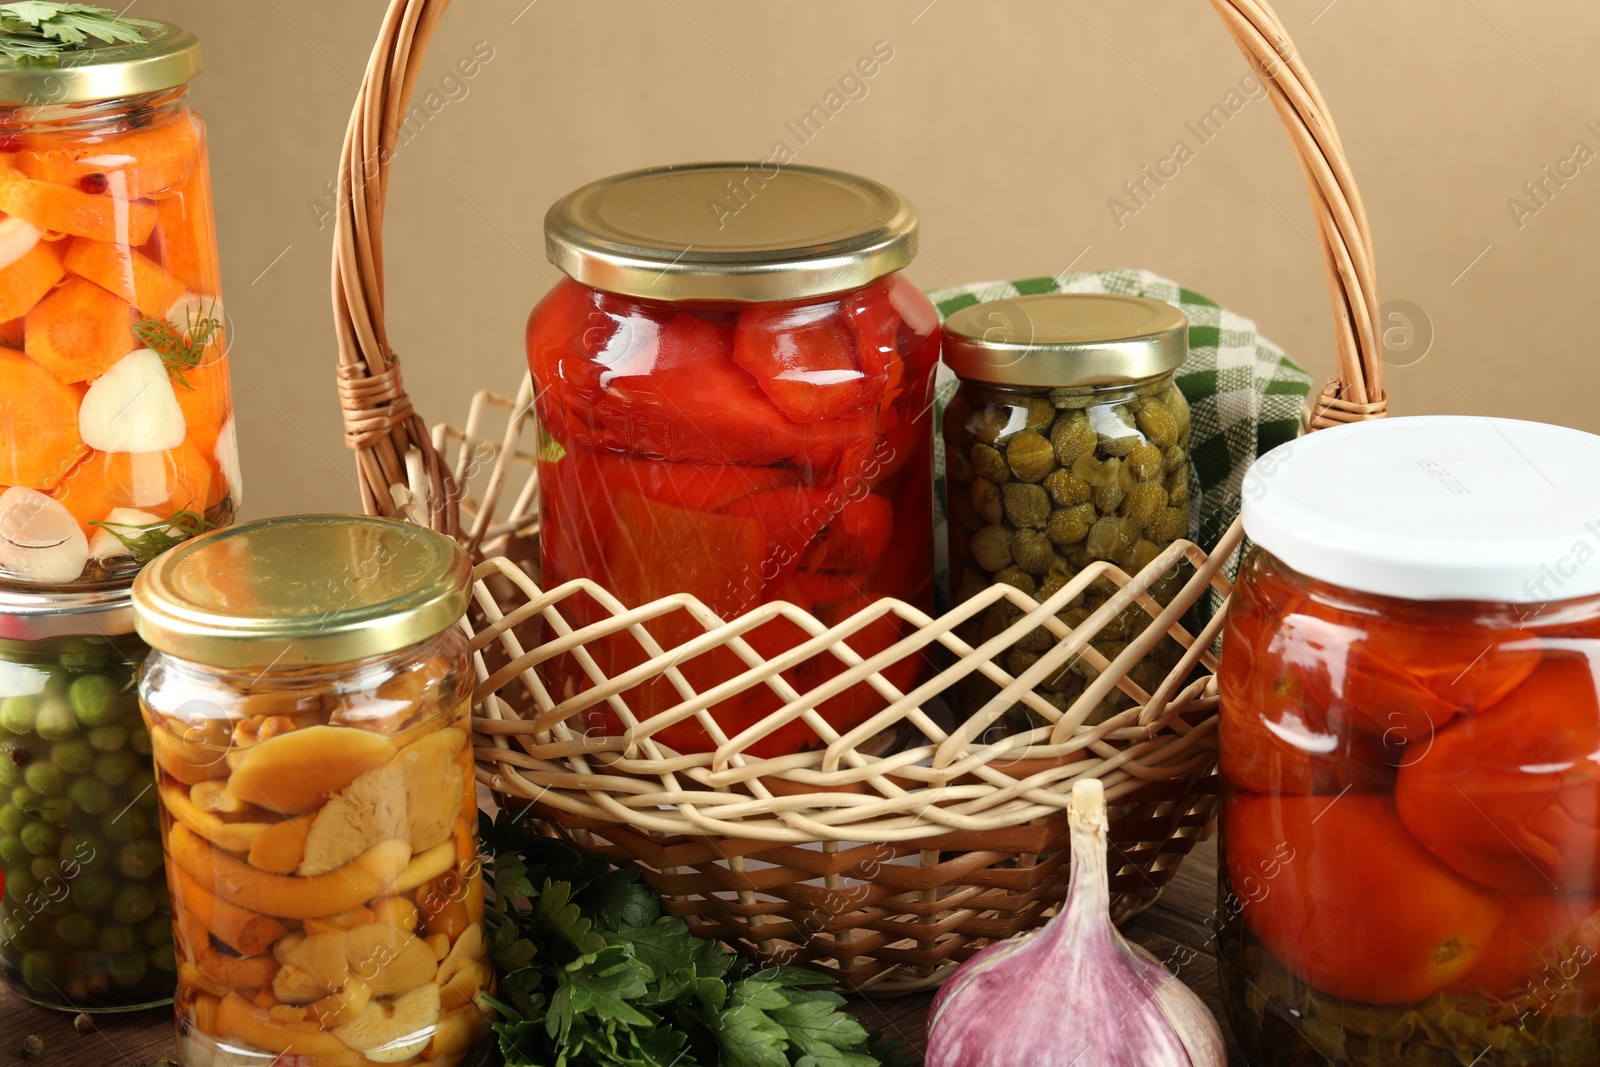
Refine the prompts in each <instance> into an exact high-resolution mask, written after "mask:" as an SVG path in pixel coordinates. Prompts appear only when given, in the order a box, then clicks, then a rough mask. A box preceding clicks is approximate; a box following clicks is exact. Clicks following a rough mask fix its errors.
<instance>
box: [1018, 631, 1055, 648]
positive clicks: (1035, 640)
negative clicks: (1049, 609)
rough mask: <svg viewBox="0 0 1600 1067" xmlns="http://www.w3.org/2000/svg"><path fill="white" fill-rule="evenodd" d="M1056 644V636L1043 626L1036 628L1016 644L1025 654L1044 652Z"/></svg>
mask: <svg viewBox="0 0 1600 1067" xmlns="http://www.w3.org/2000/svg"><path fill="white" fill-rule="evenodd" d="M1055 643H1056V635H1055V634H1053V633H1051V632H1050V631H1049V630H1048V629H1046V628H1045V627H1043V626H1035V627H1034V628H1033V629H1031V630H1029V631H1028V632H1027V633H1025V634H1023V635H1022V638H1021V640H1019V641H1018V642H1017V644H1016V647H1017V648H1020V649H1022V651H1024V652H1044V651H1047V650H1048V649H1049V648H1050V647H1051V646H1052V645H1054V644H1055Z"/></svg>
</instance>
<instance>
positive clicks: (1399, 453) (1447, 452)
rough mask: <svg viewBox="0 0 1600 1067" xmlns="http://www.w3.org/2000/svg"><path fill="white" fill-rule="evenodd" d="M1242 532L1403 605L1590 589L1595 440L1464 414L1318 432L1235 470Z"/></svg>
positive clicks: (1597, 497)
mask: <svg viewBox="0 0 1600 1067" xmlns="http://www.w3.org/2000/svg"><path fill="white" fill-rule="evenodd" d="M1242 493H1243V500H1244V503H1243V508H1242V511H1243V518H1244V529H1245V533H1247V534H1248V535H1249V536H1250V538H1251V539H1252V540H1253V541H1255V543H1256V544H1258V545H1260V546H1261V547H1262V548H1263V549H1265V550H1266V551H1268V552H1270V553H1272V554H1273V555H1274V556H1276V557H1277V558H1278V559H1280V560H1282V561H1283V562H1284V563H1285V564H1287V565H1288V566H1289V567H1291V568H1293V569H1294V570H1297V571H1299V572H1300V573H1301V574H1305V575H1308V576H1310V577H1312V578H1317V579H1320V580H1322V581H1325V582H1331V583H1333V584H1334V585H1339V586H1343V587H1345V588H1347V589H1354V590H1359V591H1361V592H1366V593H1378V594H1382V595H1386V596H1393V597H1401V598H1404V599H1407V600H1487V601H1496V602H1500V603H1511V604H1542V603H1547V602H1550V601H1555V600H1568V599H1571V598H1573V597H1580V596H1592V595H1594V594H1597V593H1600V437H1597V436H1595V435H1594V434H1589V433H1584V432H1582V431H1580V430H1572V429H1568V428H1566V427H1563V426H1547V425H1545V424H1543V423H1537V422H1518V421H1514V420H1510V419H1489V418H1480V417H1474V416H1430V417H1417V418H1398V419H1380V420H1376V421H1372V422H1362V423H1353V424H1351V425H1348V426H1338V427H1333V428H1331V429H1327V430H1319V431H1318V432H1316V433H1314V434H1310V435H1308V436H1306V437H1303V438H1300V439H1299V440H1295V441H1290V442H1288V443H1287V444H1283V445H1280V446H1278V447H1277V448H1275V449H1273V450H1272V451H1271V452H1268V453H1267V454H1266V455H1265V456H1262V457H1261V458H1260V459H1258V460H1256V462H1255V463H1254V464H1253V465H1252V466H1251V467H1250V470H1249V472H1248V473H1246V475H1245V479H1244V486H1243V489H1242Z"/></svg>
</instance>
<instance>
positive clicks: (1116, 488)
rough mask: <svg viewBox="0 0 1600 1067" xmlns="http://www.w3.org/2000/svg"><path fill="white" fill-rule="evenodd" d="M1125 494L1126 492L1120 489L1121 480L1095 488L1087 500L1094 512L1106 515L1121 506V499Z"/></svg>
mask: <svg viewBox="0 0 1600 1067" xmlns="http://www.w3.org/2000/svg"><path fill="white" fill-rule="evenodd" d="M1127 493H1128V491H1127V490H1126V489H1124V488H1123V487H1122V482H1121V480H1118V481H1114V482H1112V483H1111V484H1110V485H1097V486H1095V487H1094V489H1093V490H1092V491H1091V492H1090V493H1089V500H1090V501H1091V502H1092V503H1093V504H1094V508H1095V510H1096V511H1098V512H1099V513H1100V514H1102V515H1106V514H1110V513H1111V512H1113V511H1116V510H1117V509H1118V508H1120V507H1121V506H1122V498H1123V497H1125V496H1127Z"/></svg>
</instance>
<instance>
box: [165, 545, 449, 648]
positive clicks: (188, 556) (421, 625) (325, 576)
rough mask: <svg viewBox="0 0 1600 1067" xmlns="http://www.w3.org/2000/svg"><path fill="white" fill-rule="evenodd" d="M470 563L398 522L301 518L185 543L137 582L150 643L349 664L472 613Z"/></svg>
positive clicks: (402, 645) (428, 634)
mask: <svg viewBox="0 0 1600 1067" xmlns="http://www.w3.org/2000/svg"><path fill="white" fill-rule="evenodd" d="M470 584H471V565H470V564H469V563H468V560H467V555H466V553H465V552H464V551H463V550H462V548H461V546H460V545H458V544H456V542H454V541H453V540H451V539H450V538H448V537H446V536H444V535H443V534H438V533H434V532H433V531H432V530H426V529H424V528H422V527H420V526H413V525H411V524H410V523H404V522H399V521H397V520H394V519H377V518H370V517H364V516H356V515H297V516H293V517H291V518H283V519H267V520H264V521H261V522H252V523H246V524H245V525H243V526H234V527H229V528H227V529H223V530H215V531H213V532H211V533H208V534H203V535H201V536H200V537H196V538H194V539H192V540H189V541H185V542H184V543H183V544H181V545H179V546H177V547H176V548H174V549H172V550H171V551H169V552H167V553H166V554H165V555H162V556H159V557H157V558H156V560H155V561H154V562H153V563H151V564H150V565H149V566H147V567H146V568H145V569H144V570H143V571H141V572H140V573H139V577H138V578H137V579H135V580H134V583H133V610H134V620H135V626H136V628H137V630H138V633H139V636H140V637H142V638H144V640H145V643H146V644H148V645H150V646H151V647H152V648H155V649H158V650H160V651H162V652H166V653H170V654H171V655H174V656H177V657H179V658H181V659H187V660H193V661H195V662H197V663H203V664H207V665H209V666H213V667H222V668H262V669H265V668H268V667H272V668H280V667H304V666H308V665H329V664H337V663H348V662H350V661H352V660H358V659H365V658H367V657H369V656H380V655H383V654H385V653H388V652H394V651H396V650H398V649H401V648H405V647H406V646H407V645H413V644H416V643H417V642H419V641H425V640H427V639H428V638H430V637H432V636H434V635H435V634H437V633H439V632H441V631H442V630H445V629H446V628H448V627H450V626H453V625H454V624H455V623H456V622H457V621H458V620H459V619H460V618H461V616H462V615H463V614H464V613H465V612H466V610H467V594H468V587H469V585H470Z"/></svg>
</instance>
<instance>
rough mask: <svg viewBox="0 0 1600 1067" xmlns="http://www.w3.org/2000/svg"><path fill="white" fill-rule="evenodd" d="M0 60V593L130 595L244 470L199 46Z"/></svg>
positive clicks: (169, 29) (206, 525)
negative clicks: (199, 103) (191, 91)
mask: <svg viewBox="0 0 1600 1067" xmlns="http://www.w3.org/2000/svg"><path fill="white" fill-rule="evenodd" d="M128 24H129V25H130V26H132V27H134V28H135V29H136V31H137V32H138V34H139V35H141V36H143V37H144V38H145V41H144V42H143V43H142V44H126V43H123V44H105V43H102V42H99V41H96V40H94V39H93V38H90V40H89V41H88V42H86V46H85V47H84V48H82V49H81V50H76V51H68V52H64V53H62V54H61V55H60V57H59V60H58V62H57V63H56V64H55V65H53V66H40V65H30V64H28V63H26V62H25V61H24V60H21V59H11V58H0V582H9V583H27V584H35V585H46V586H54V587H63V586H66V587H74V586H83V587H93V586H97V585H105V584H109V583H116V582H126V581H127V580H128V579H129V578H130V577H131V576H132V575H133V573H134V572H135V571H136V570H137V569H138V568H139V567H140V566H141V565H142V564H144V563H146V562H148V561H149V560H150V559H152V558H154V556H155V555H156V554H158V553H159V552H161V551H162V550H163V549H165V548H168V547H170V546H171V545H173V544H176V543H177V542H178V541H181V540H183V539H184V538H186V537H189V536H191V535H193V534H196V533H199V532H201V531H204V530H208V529H212V528H214V527H217V526H221V525H224V524H226V523H228V522H229V521H230V520H231V519H232V517H233V513H234V509H235V507H236V505H237V504H238V498H239V466H238V459H237V451H236V445H235V441H234V424H233V401H232V398H231V395H230V392H229V383H228V359H227V329H226V325H225V317H224V315H223V311H222V296H221V279H220V275H219V272H218V269H217V247H216V232H215V229H214V227H213V225H212V217H211V179H210V176H209V172H208V170H207V164H206V147H205V146H206V141H205V127H204V125H203V124H202V123H201V121H200V117H199V116H198V115H196V114H195V113H194V112H193V111H192V110H190V108H189V105H188V103H187V100H186V91H187V88H186V87H187V84H188V82H189V80H190V79H191V78H193V77H194V76H195V75H196V74H197V73H199V71H200V45H199V42H198V41H197V40H196V39H195V37H194V36H193V35H192V34H189V33H186V32H184V31H183V30H180V29H179V28H178V27H176V26H171V25H168V24H166V23H162V22H152V21H148V20H143V19H140V20H129V23H128Z"/></svg>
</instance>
